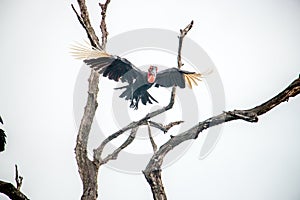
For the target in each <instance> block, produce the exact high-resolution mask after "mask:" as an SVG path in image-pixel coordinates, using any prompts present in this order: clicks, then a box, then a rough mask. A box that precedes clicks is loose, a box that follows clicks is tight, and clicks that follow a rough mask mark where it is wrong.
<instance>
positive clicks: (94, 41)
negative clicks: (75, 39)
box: [71, 0, 105, 48]
mask: <svg viewBox="0 0 300 200" xmlns="http://www.w3.org/2000/svg"><path fill="white" fill-rule="evenodd" d="M77 2H78V5H79V8H80V12H81V15H79V14H78V12H77V11H76V9H75V7H74V5H73V4H71V6H72V9H73V11H74V12H75V14H76V16H77V19H78V20H79V22H80V24H81V25H82V27H83V28H84V29H85V31H86V33H87V36H88V38H89V40H90V42H91V45H92V46H93V47H96V48H100V45H99V39H98V37H97V35H96V33H95V30H94V28H93V27H92V25H91V22H90V18H89V13H88V10H87V7H86V4H85V0H77ZM101 23H102V22H101ZM104 23H105V22H104Z"/></svg>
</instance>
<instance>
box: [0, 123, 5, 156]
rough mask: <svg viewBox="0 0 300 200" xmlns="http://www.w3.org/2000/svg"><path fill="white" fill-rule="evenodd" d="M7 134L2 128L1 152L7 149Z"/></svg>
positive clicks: (0, 130)
mask: <svg viewBox="0 0 300 200" xmlns="http://www.w3.org/2000/svg"><path fill="white" fill-rule="evenodd" d="M5 138H6V135H5V133H4V131H3V130H2V129H0V152H2V151H4V150H5V144H6V139H5Z"/></svg>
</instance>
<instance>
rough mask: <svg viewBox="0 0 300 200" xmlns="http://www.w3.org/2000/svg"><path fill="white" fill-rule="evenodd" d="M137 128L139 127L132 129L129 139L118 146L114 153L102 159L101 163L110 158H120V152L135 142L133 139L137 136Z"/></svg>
mask: <svg viewBox="0 0 300 200" xmlns="http://www.w3.org/2000/svg"><path fill="white" fill-rule="evenodd" d="M137 130H138V127H135V128H133V129H131V133H130V135H129V136H128V138H127V140H126V141H125V142H124V143H123V144H122V145H121V146H120V147H118V148H117V149H116V150H115V151H114V152H113V153H112V154H109V155H108V156H107V157H106V158H104V159H103V160H102V161H101V164H105V163H107V162H108V161H110V160H116V159H117V158H118V155H119V153H120V152H121V151H122V150H123V149H125V148H126V147H127V146H128V145H130V144H131V143H132V142H133V140H134V138H135V136H136V132H137Z"/></svg>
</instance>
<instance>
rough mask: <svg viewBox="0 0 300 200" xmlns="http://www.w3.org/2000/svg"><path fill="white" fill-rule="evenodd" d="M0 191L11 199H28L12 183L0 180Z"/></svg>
mask: <svg viewBox="0 0 300 200" xmlns="http://www.w3.org/2000/svg"><path fill="white" fill-rule="evenodd" d="M0 193H3V194H5V195H6V196H8V197H9V198H10V199H13V200H29V199H28V198H27V197H26V196H25V195H24V194H23V193H22V192H21V191H20V190H18V189H17V188H15V186H13V184H11V183H7V182H4V181H0Z"/></svg>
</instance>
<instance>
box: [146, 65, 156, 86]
mask: <svg viewBox="0 0 300 200" xmlns="http://www.w3.org/2000/svg"><path fill="white" fill-rule="evenodd" d="M156 74H157V67H156V66H150V67H149V69H148V75H147V78H148V82H149V83H154V81H155V79H156Z"/></svg>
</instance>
